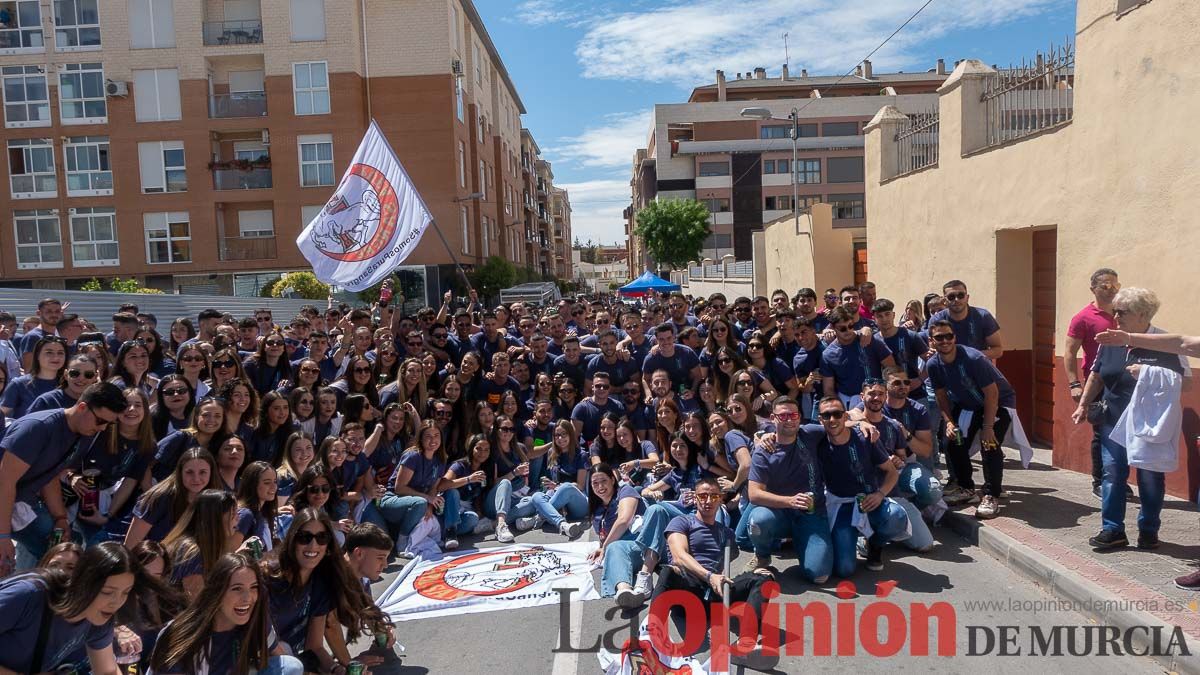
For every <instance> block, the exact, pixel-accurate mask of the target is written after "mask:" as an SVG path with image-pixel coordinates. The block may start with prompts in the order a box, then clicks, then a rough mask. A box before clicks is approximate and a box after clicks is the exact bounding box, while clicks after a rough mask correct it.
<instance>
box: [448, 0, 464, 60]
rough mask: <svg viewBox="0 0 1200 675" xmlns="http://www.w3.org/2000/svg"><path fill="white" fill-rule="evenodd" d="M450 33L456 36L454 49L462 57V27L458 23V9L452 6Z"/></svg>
mask: <svg viewBox="0 0 1200 675" xmlns="http://www.w3.org/2000/svg"><path fill="white" fill-rule="evenodd" d="M450 32H451V33H453V34H454V49H455V50H457V51H458V54H459V56H462V25H461V24H460V23H459V21H458V7H457V6H455V5H454V4H453V3H451V5H450Z"/></svg>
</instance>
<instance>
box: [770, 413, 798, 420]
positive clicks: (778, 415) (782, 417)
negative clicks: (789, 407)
mask: <svg viewBox="0 0 1200 675" xmlns="http://www.w3.org/2000/svg"><path fill="white" fill-rule="evenodd" d="M774 417H775V419H777V420H779V421H780V422H795V421H796V420H798V419H800V413H798V412H781V413H775V414H774Z"/></svg>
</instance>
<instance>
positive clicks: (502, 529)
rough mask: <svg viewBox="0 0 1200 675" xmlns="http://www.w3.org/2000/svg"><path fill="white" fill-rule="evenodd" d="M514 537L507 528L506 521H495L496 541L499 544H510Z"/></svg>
mask: <svg viewBox="0 0 1200 675" xmlns="http://www.w3.org/2000/svg"><path fill="white" fill-rule="evenodd" d="M514 539H516V537H514V536H513V533H512V532H510V531H509V529H508V523H505V522H503V521H501V522H499V523H496V541H498V542H500V543H501V544H511V543H512V542H513V540H514Z"/></svg>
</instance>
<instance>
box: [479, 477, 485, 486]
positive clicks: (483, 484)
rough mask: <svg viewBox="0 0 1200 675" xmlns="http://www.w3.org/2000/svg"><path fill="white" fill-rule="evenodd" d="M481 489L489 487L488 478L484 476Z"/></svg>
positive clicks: (480, 482) (480, 483)
mask: <svg viewBox="0 0 1200 675" xmlns="http://www.w3.org/2000/svg"><path fill="white" fill-rule="evenodd" d="M479 487H481V488H485V487H487V476H484V477H483V480H481V481H479Z"/></svg>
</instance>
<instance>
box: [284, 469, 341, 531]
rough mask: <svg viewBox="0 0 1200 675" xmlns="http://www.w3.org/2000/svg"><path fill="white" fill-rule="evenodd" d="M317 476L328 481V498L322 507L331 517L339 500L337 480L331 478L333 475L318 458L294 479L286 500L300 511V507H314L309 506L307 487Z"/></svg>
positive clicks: (315, 480)
mask: <svg viewBox="0 0 1200 675" xmlns="http://www.w3.org/2000/svg"><path fill="white" fill-rule="evenodd" d="M319 478H324V479H325V480H327V481H329V500H328V501H326V502H325V506H324V507H322V508H323V510H324V511H325V512H326V514H327V515H329V516H330V517H333V513H334V511H333V507H334V505H335V504H337V503H338V501H339V500H341V494H340V490H338V484H337V481H335V480H334V479H333V476H331V475H329V471H328V470H327V469H326V468H325V464H324V462H322V461H321V460H320V459H319V458H318V459H317V460H316V461H314V462H313V463H312V464H309V465H308V468H307V469H305V470H304V473H302V474H300V478H299V479H298V480H297V481H296V488H295V489H294V490H293V491H292V497H291V499H289V500H288V504H290V505H291V506H292V508H293V509H295V510H296V511H300V510H301V509H308V508H315V507H312V506H309V503H308V487H309V486H310V485H312V484H313V483H315V482H317V479H319Z"/></svg>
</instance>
